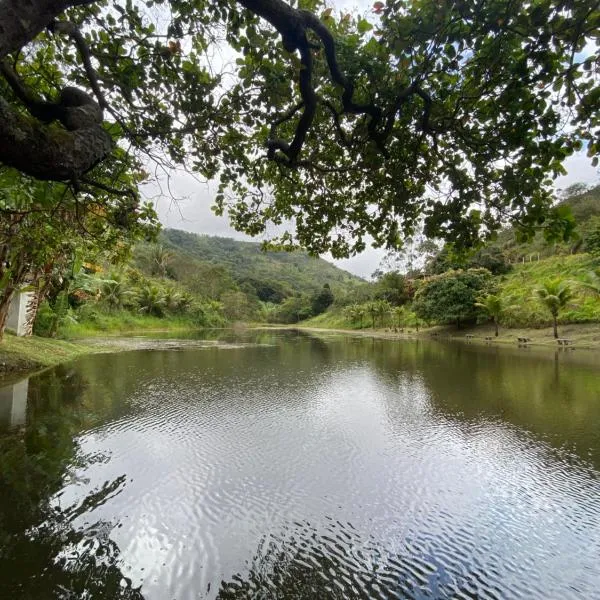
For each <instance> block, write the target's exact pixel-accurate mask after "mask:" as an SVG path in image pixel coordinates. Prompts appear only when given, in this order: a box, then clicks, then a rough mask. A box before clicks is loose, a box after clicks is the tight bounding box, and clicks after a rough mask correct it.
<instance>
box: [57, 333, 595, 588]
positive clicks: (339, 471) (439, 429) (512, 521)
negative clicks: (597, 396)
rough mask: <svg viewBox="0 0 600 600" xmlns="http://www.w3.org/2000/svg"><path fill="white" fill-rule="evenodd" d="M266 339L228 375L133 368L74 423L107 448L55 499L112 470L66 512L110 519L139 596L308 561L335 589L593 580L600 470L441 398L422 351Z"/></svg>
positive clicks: (78, 494) (265, 573) (567, 584)
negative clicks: (95, 410) (104, 401)
mask: <svg viewBox="0 0 600 600" xmlns="http://www.w3.org/2000/svg"><path fill="white" fill-rule="evenodd" d="M254 351H255V350H253V349H247V350H246V352H254ZM269 351H270V352H271V353H272V354H271V355H270V356H271V358H272V364H269V363H268V362H266V363H265V362H263V361H262V359H261V358H260V357H259V359H258V361H257V362H256V363H252V362H248V363H243V362H242V364H240V365H239V367H237V368H234V369H233V371H232V375H233V376H232V377H228V378H227V379H224V378H223V377H222V373H220V370H219V369H221V370H222V369H223V368H224V367H222V366H221V367H219V366H218V365H217V364H216V363H215V364H213V365H212V366H211V365H208V366H204V365H202V360H201V356H198V359H197V363H196V364H194V368H193V369H190V368H186V369H182V370H181V373H179V374H178V375H177V376H176V377H173V376H172V375H173V374H172V373H163V374H162V375H161V376H159V377H157V378H156V379H154V380H153V379H151V378H150V379H147V380H145V383H144V385H143V386H142V387H141V388H139V389H135V390H134V391H133V393H132V394H130V397H129V398H127V399H126V400H127V401H128V402H130V405H131V406H132V407H133V409H132V411H131V412H130V413H128V414H126V415H125V416H123V417H121V418H119V419H117V420H114V421H111V422H109V423H107V424H106V425H104V426H99V427H98V428H96V429H94V430H92V431H90V432H89V433H85V434H83V435H82V436H81V437H80V444H81V451H82V453H84V454H85V455H92V456H93V455H96V454H99V455H102V454H104V453H108V454H109V455H110V460H108V461H103V460H99V461H96V462H94V463H93V464H91V465H90V466H88V467H86V468H84V469H82V470H81V472H80V475H81V477H80V478H78V479H77V481H76V482H74V483H73V484H72V485H69V486H67V487H66V488H65V489H64V490H63V492H62V495H61V500H60V501H61V503H63V504H69V503H75V502H77V501H78V499H81V498H82V497H84V496H85V495H86V494H87V493H89V492H90V491H91V490H92V489H93V488H94V487H96V486H97V485H98V483H99V482H103V481H111V480H113V479H115V478H117V477H119V476H121V475H124V474H126V476H127V482H126V485H125V486H124V487H123V488H122V489H121V491H120V493H118V494H116V495H114V496H112V497H111V498H110V499H109V500H108V501H107V502H106V503H104V504H102V505H100V506H98V507H97V508H95V509H94V510H93V512H91V513H87V514H84V515H83V516H81V517H80V518H79V519H78V520H77V521H76V522H75V525H76V526H83V525H84V523H85V522H86V521H91V522H93V521H94V520H97V519H102V520H106V521H109V522H111V523H113V524H115V525H117V524H118V527H115V528H114V529H113V530H112V533H111V537H112V539H113V540H114V541H115V542H116V543H117V544H118V546H119V547H120V549H121V552H122V558H123V561H124V565H126V566H125V567H124V568H123V572H124V574H125V575H126V576H127V577H130V578H131V579H132V580H133V583H134V585H139V584H143V587H142V592H143V593H144V595H145V596H146V597H147V598H148V599H150V600H151V599H154V598H156V599H159V598H160V599H162V598H165V597H174V598H178V599H184V598H192V597H194V598H195V597H198V594H199V593H200V594H202V593H204V592H206V593H207V597H215V596H216V594H217V591H218V590H219V586H220V582H221V580H225V581H229V582H231V581H232V578H234V576H235V575H236V574H238V573H239V574H240V576H241V581H243V582H244V585H245V584H248V582H249V581H252V580H253V578H255V579H256V584H257V585H259V586H267V585H275V586H276V585H277V581H279V583H280V584H281V585H283V583H282V582H283V581H286V580H285V577H291V578H292V579H293V581H296V582H298V581H300V580H301V579H302V578H303V577H307V575H306V573H305V572H304V571H302V569H303V568H308V567H307V566H306V565H312V569H313V570H317V571H319V570H320V571H319V572H322V573H323V578H324V580H325V582H327V581H329V584H332V582H333V581H335V582H336V585H337V586H338V588H340V586H341V589H342V591H343V594H346V596H345V597H354V596H352V594H355V595H356V597H363V596H361V595H360V594H361V593H367V591H368V590H369V589H370V588H369V585H370V584H369V583H368V580H369V578H371V580H372V579H373V577H374V578H375V579H376V580H378V581H379V584H378V585H379V586H380V588H381V590H382V592H381V593H382V594H383V596H382V597H389V596H386V595H385V594H386V590H387V591H388V592H389V593H390V594H391V593H392V591H394V590H396V591H398V590H403V589H404V587H405V586H408V587H406V589H404V592H403V593H404V594H405V595H410V594H414V595H415V597H419V595H418V594H417V592H416V591H415V590H420V591H419V594H421V595H422V597H440V596H443V595H445V594H451V593H458V591H459V590H462V591H464V592H470V593H475V594H479V597H487V596H486V594H489V597H511V596H512V595H517V594H518V593H522V594H525V595H529V597H532V596H537V597H550V596H549V595H548V594H553V596H552V597H561V598H568V597H574V598H575V597H591V596H590V595H589V594H590V593H591V590H595V589H597V585H598V583H600V572H599V569H598V566H597V561H596V558H597V556H598V555H600V523H599V515H600V500H599V499H600V484H599V482H598V479H597V476H596V474H595V472H594V471H593V469H591V468H590V467H588V466H586V465H585V464H584V463H583V462H582V461H581V460H580V459H574V458H572V457H571V459H570V460H568V461H567V460H566V459H565V457H564V456H562V455H561V454H560V452H558V451H557V450H555V449H552V448H551V447H550V446H548V445H547V444H545V443H543V442H540V441H539V439H537V438H536V437H535V436H533V435H531V434H529V433H527V432H526V431H523V430H521V429H519V428H517V427H515V426H512V425H509V424H507V423H506V422H505V421H503V420H501V419H500V418H499V417H498V416H494V415H488V416H485V415H480V416H479V417H477V418H473V417H469V418H467V417H465V415H461V413H460V412H453V410H454V409H451V410H450V411H448V410H447V409H446V408H444V406H445V405H444V398H441V397H439V396H438V395H437V392H434V391H433V390H432V389H430V388H429V387H428V380H427V378H426V377H425V376H424V375H423V373H422V369H420V370H417V371H414V370H413V371H411V370H409V369H405V370H403V365H402V363H401V362H399V364H397V366H396V368H390V369H387V370H382V369H381V368H375V367H374V366H373V365H372V364H371V363H370V361H369V360H352V361H340V360H329V359H328V354H327V348H317V347H315V348H313V350H312V353H313V354H311V355H310V356H312V358H310V356H309V360H308V363H306V362H303V363H302V365H299V366H298V370H297V373H295V371H294V369H293V368H292V369H290V368H289V365H288V364H287V363H286V365H283V363H284V362H286V361H287V360H288V359H284V358H281V357H278V356H277V355H276V353H277V352H278V349H271V350H269ZM303 351H304V352H305V353H306V349H303V347H302V344H300V348H299V352H303ZM262 352H265V350H264V349H263V351H262ZM309 354H310V353H309ZM180 356H182V357H185V356H187V359H190V357H191V354H187V355H186V354H185V353H184V354H181V355H180ZM228 356H229V355H228ZM264 356H265V355H264V354H263V358H264ZM304 358H306V357H304ZM223 360H228V357H224V358H223ZM311 361H314V363H313V362H311ZM292 362H293V355H292ZM280 366H285V368H283V370H281V369H280V368H279V367H280ZM480 367H481V365H480ZM166 368H168V369H173V372H174V373H177V366H176V365H173V363H171V362H170V363H169V366H168V367H166ZM92 393H93V389H92ZM274 557H275V558H274ZM277 557H283V558H282V559H281V560H283V562H284V563H285V564H286V565H288V566H286V569H287V571H286V573H287V574H286V573H284V574H282V573H281V570H282V567H281V561H280V559H279V558H277ZM594 557H595V558H594ZM285 561H288V562H289V564H288V563H287V562H285ZM303 565H305V567H303ZM298 569H300V571H297V570H298ZM302 573H304V575H302ZM265 578H266V579H265ZM278 578H279V579H278ZM282 578H283V579H282ZM353 578H354V579H353ZM273 582H275V583H273ZM411 582H412V583H411ZM409 584H410V585H409ZM239 585H240V586H242V584H241V583H240V584H239ZM248 585H249V584H248ZM286 585H288V586H289V582H288V583H286ZM411 586H412V587H411ZM242 587H243V586H242ZM242 587H240V588H239V589H238V588H235V586H234V587H233V588H232V589H238V592H239V593H242V592H241V591H240V590H241V589H242ZM209 588H210V592H208V590H209ZM324 589H325V588H324ZM344 590H345V591H344ZM352 590H354V591H352ZM411 590H412V591H411ZM494 590H495V591H494ZM577 590H579V592H578V591H577ZM232 593H234V592H232ZM340 593H342V592H340ZM369 593H370V592H369ZM373 593H374V592H373ZM494 594H495V595H494ZM581 594H583V595H581ZM586 594H588V595H587V596H586ZM242 595H243V594H242ZM201 597H202V596H201ZM240 597H242V596H240ZM243 597H246V596H243ZM248 597H252V595H250V596H248ZM274 597H278V596H277V595H276V596H274ZM290 597H294V596H290ZM332 597H333V596H332ZM373 597H376V595H375V596H373Z"/></svg>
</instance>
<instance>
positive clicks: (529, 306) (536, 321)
mask: <svg viewBox="0 0 600 600" xmlns="http://www.w3.org/2000/svg"><path fill="white" fill-rule="evenodd" d="M594 266H595V263H594V262H593V260H592V259H591V257H590V256H589V255H587V254H574V255H571V256H554V257H550V258H546V259H544V260H540V261H539V262H537V261H536V262H531V263H525V264H521V265H515V268H514V269H513V271H511V272H510V273H509V274H508V275H505V276H504V277H502V278H501V280H500V282H499V285H500V291H501V294H502V296H504V297H505V298H507V299H508V300H509V302H510V303H511V304H513V305H515V308H514V309H511V310H510V311H508V313H507V316H506V318H505V325H506V326H509V327H523V326H527V327H543V326H546V325H549V324H550V317H549V314H548V313H547V311H546V310H545V309H544V307H543V306H542V305H541V304H540V303H539V301H538V300H537V299H536V298H535V289H536V288H538V287H540V286H541V285H542V284H543V282H544V281H546V280H548V279H552V278H556V277H558V278H560V279H562V280H566V281H568V282H571V283H572V285H573V289H574V291H575V296H574V298H573V300H572V301H571V303H570V304H569V307H568V309H567V310H565V311H563V312H562V313H561V315H560V318H559V322H562V323H590V322H600V299H598V298H595V297H594V296H593V295H591V294H589V293H586V292H585V291H584V290H583V289H582V288H581V287H578V283H580V282H582V281H583V279H584V277H585V275H586V274H587V273H588V272H589V271H591V270H592V268H593V267H594Z"/></svg>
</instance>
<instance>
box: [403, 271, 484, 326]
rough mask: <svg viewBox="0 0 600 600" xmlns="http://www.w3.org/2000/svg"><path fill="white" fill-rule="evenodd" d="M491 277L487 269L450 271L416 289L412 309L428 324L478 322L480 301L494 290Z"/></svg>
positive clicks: (432, 278) (431, 278) (435, 276)
mask: <svg viewBox="0 0 600 600" xmlns="http://www.w3.org/2000/svg"><path fill="white" fill-rule="evenodd" d="M491 287H492V274H491V273H490V272H489V271H488V270H486V269H468V270H466V271H463V270H458V271H447V272H446V273H442V274H441V275H434V276H432V277H430V278H428V279H426V280H425V281H424V282H423V284H422V285H421V286H420V287H419V289H418V290H417V293H416V294H415V300H414V302H413V310H414V311H415V313H416V314H417V315H418V316H419V317H421V318H422V319H424V320H425V321H430V322H431V321H434V322H436V323H456V325H457V326H458V327H460V325H461V324H462V323H468V322H471V323H473V322H476V321H477V318H478V317H479V316H480V315H481V313H480V310H479V308H478V307H477V302H478V298H479V297H481V296H482V295H485V294H486V293H487V292H490V291H491Z"/></svg>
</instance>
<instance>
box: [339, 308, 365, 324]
mask: <svg viewBox="0 0 600 600" xmlns="http://www.w3.org/2000/svg"><path fill="white" fill-rule="evenodd" d="M344 313H345V315H346V318H347V319H348V320H349V321H350V322H351V323H356V322H358V325H359V328H360V329H362V324H363V319H364V317H365V308H364V306H361V305H360V304H352V305H351V306H348V307H347V308H346V309H345V311H344Z"/></svg>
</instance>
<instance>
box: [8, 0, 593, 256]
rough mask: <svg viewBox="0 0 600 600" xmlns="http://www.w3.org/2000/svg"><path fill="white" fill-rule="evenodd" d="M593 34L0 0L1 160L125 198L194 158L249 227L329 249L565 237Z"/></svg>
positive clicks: (410, 8) (289, 9)
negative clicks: (512, 234) (560, 191)
mask: <svg viewBox="0 0 600 600" xmlns="http://www.w3.org/2000/svg"><path fill="white" fill-rule="evenodd" d="M599 29H600V9H599V5H598V1H597V0H576V1H575V0H526V1H524V2H513V1H512V0H477V1H474V2H466V1H462V0H435V1H433V0H411V1H407V0H388V1H387V2H385V3H383V2H375V4H374V5H373V9H372V12H371V13H370V14H369V15H368V16H360V15H357V14H348V13H341V14H340V13H338V12H335V11H334V10H333V9H332V8H326V6H325V5H324V4H323V3H322V2H320V1H319V0H300V2H299V4H296V3H295V2H293V3H292V4H288V3H286V2H284V0H237V1H233V0H214V1H212V2H209V1H207V0H140V1H139V2H132V1H131V0H114V1H111V2H108V1H107V0H100V1H94V0H30V1H29V2H22V1H21V0H0V63H1V66H0V74H1V75H0V163H2V164H3V165H5V166H7V167H12V168H14V169H17V170H18V171H21V173H23V174H26V175H28V176H31V177H33V178H36V179H40V180H51V181H59V182H64V184H65V185H68V186H69V187H70V188H71V190H72V191H73V192H74V193H75V194H78V193H80V191H81V190H83V191H84V193H85V192H86V191H89V190H90V189H96V190H102V191H103V192H105V193H111V194H113V195H115V196H117V197H128V196H127V194H128V191H127V189H126V188H127V186H130V185H135V183H136V182H137V181H139V179H140V177H139V176H138V175H137V174H139V173H140V172H141V167H142V166H144V165H147V164H148V161H149V160H150V159H153V160H154V161H155V162H156V164H158V165H160V166H162V167H170V166H171V165H185V166H186V167H188V168H190V169H193V170H194V171H195V172H197V173H199V174H200V175H201V176H203V177H206V178H217V179H219V181H220V190H219V193H218V194H217V195H216V198H215V202H216V210H217V212H223V211H225V210H227V211H228V212H229V214H230V217H231V218H232V221H233V224H234V226H235V227H236V228H238V229H239V230H242V231H245V232H247V233H250V234H257V233H261V232H264V231H265V229H266V227H267V225H268V224H269V223H275V224H277V225H280V226H282V227H283V229H285V228H286V227H288V225H289V231H285V232H284V233H282V234H280V235H279V236H278V238H277V239H276V241H277V242H278V243H280V244H283V245H295V244H300V245H302V246H304V247H306V248H308V249H309V250H311V251H313V252H316V253H321V252H324V251H327V250H330V251H331V252H332V253H333V255H334V256H344V255H347V254H349V253H351V252H355V251H360V250H362V249H363V248H364V247H365V245H366V243H367V240H368V237H369V236H370V237H371V238H372V239H373V240H374V241H375V243H376V244H378V245H382V246H389V247H395V246H397V245H398V244H400V243H401V241H402V239H403V238H404V237H405V236H408V235H411V234H412V233H413V232H414V230H415V229H416V228H419V227H422V226H423V227H424V229H425V233H426V234H427V235H428V236H430V237H441V238H445V239H446V240H451V241H452V242H453V243H454V244H456V245H457V246H458V247H460V246H468V245H472V244H473V243H474V242H476V241H477V240H478V239H480V237H481V236H486V235H490V234H492V233H493V232H494V231H495V230H496V229H497V228H498V227H499V226H500V224H501V223H502V222H505V221H506V220H511V221H512V222H513V223H516V224H517V225H518V226H519V227H520V230H521V233H522V234H523V235H524V236H525V237H527V236H531V235H533V233H534V232H535V230H536V229H537V228H539V227H543V228H545V230H546V232H547V235H548V236H549V237H555V238H560V237H562V236H564V235H565V234H568V233H569V231H570V229H571V224H570V219H569V215H568V214H565V213H564V211H560V210H554V211H553V210H552V209H551V208H550V206H551V197H552V194H551V189H552V187H551V183H552V178H553V177H555V176H557V175H559V174H561V173H563V172H564V167H563V162H564V160H565V158H566V157H568V156H569V155H570V154H572V153H573V152H575V151H577V150H579V149H581V148H583V147H584V146H586V147H587V151H588V155H589V156H590V158H591V160H592V161H593V163H594V164H597V162H598V152H599V151H600V86H598V73H599V69H600V66H599V64H598V53H597V47H598V42H599V39H600V38H599ZM228 57H230V58H231V60H229V58H228ZM115 165H118V166H119V168H116V167H115ZM115 172H119V173H130V174H131V173H134V174H136V175H134V176H133V177H130V178H129V179H127V178H125V179H124V178H123V177H113V178H110V177H108V176H107V174H108V173H115ZM136 208H137V207H136V205H135V204H133V205H131V206H130V207H129V209H130V210H131V211H135V210H136Z"/></svg>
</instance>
